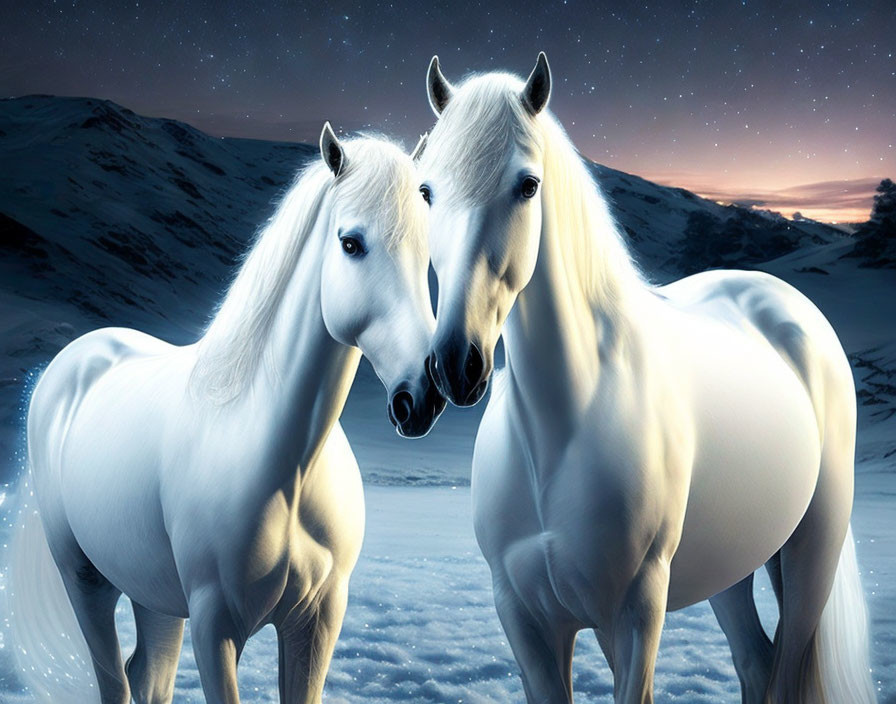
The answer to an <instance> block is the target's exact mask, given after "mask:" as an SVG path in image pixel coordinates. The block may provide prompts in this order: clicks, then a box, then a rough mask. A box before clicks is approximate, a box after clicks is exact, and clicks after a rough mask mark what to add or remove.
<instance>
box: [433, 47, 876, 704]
mask: <svg viewBox="0 0 896 704" xmlns="http://www.w3.org/2000/svg"><path fill="white" fill-rule="evenodd" d="M427 82H428V89H429V98H430V103H431V105H432V107H433V109H434V111H435V112H436V114H437V115H438V116H439V120H438V122H437V124H436V125H435V127H434V128H433V130H432V134H431V135H430V137H429V143H428V145H427V146H426V148H425V151H424V153H423V156H422V159H421V164H420V169H421V172H422V175H423V176H424V177H425V180H424V182H423V186H422V187H421V191H422V193H423V197H424V199H425V200H426V201H427V202H429V203H430V206H431V213H430V215H431V217H430V249H431V254H432V261H433V265H434V267H435V270H436V274H437V275H438V280H439V297H438V307H437V316H436V318H437V322H436V334H435V337H434V343H433V344H434V352H433V355H432V357H431V358H430V367H431V372H432V374H433V375H434V377H435V379H436V383H437V384H438V386H439V388H440V389H441V390H442V392H443V393H444V394H445V395H446V396H447V397H448V398H449V400H451V401H452V402H454V403H456V404H458V405H470V404H472V403H475V402H476V401H477V400H478V399H479V398H481V396H482V395H483V393H484V391H485V387H486V384H487V380H488V377H489V373H490V371H491V369H492V358H493V351H494V347H495V343H496V341H497V338H498V336H499V335H500V334H502V333H503V337H504V344H505V349H506V356H507V366H506V370H505V371H504V372H503V373H502V374H501V375H500V377H499V378H498V379H497V380H496V382H495V385H494V389H493V391H492V394H491V398H490V400H489V402H488V408H487V409H486V411H485V415H484V417H483V420H482V424H481V426H480V428H479V433H478V435H477V438H476V448H475V453H474V458H473V486H472V494H473V507H474V521H475V530H476V536H477V539H478V541H479V545H480V547H481V549H482V552H483V554H484V555H485V558H486V560H487V561H488V563H489V566H490V568H491V571H492V577H493V585H494V596H495V603H496V606H497V610H498V614H499V616H500V619H501V623H502V625H503V627H504V630H505V632H506V633H507V637H508V640H509V642H510V645H511V647H512V649H513V653H514V655H515V656H516V659H517V661H518V663H519V665H520V668H521V669H522V676H523V684H524V687H525V691H526V696H527V697H528V700H529V701H530V702H568V701H571V700H572V687H571V672H570V669H571V662H572V652H573V644H574V639H575V634H576V632H577V631H579V630H580V629H584V628H593V629H594V631H595V633H596V635H597V638H598V641H599V643H600V646H601V648H602V649H603V652H604V654H605V655H606V658H607V660H608V662H609V665H610V668H611V669H612V671H613V675H614V681H615V698H616V701H617V702H649V701H652V698H653V673H654V663H655V660H656V655H657V648H658V645H659V640H660V632H661V630H662V626H663V620H664V614H665V612H666V611H667V610H674V609H680V608H682V607H684V606H687V605H688V604H693V603H694V602H697V601H700V600H702V599H706V598H709V597H711V598H712V599H711V601H712V605H713V607H714V608H715V610H716V613H717V614H718V616H719V620H720V622H721V625H722V627H723V629H724V631H725V632H726V634H727V636H728V638H729V641H730V643H731V646H732V651H733V655H734V661H735V664H736V667H737V670H738V673H739V676H740V678H741V680H742V689H743V696H744V700H745V701H747V702H762V701H768V702H779V703H786V704H794V703H796V702H827V703H829V704H844V703H845V702H850V703H853V704H855V703H858V702H862V703H864V702H871V701H873V700H874V692H873V688H872V684H871V680H870V676H869V668H868V664H867V663H868V646H867V632H866V629H867V626H866V615H865V607H864V601H863V597H862V592H861V587H860V585H859V583H858V571H857V567H856V559H855V550H854V545H853V539H852V536H851V534H850V531H849V517H850V512H851V506H852V496H853V455H854V444H855V424H856V407H855V393H854V388H853V381H852V375H851V373H850V367H849V364H848V362H847V360H846V357H845V355H844V353H843V350H842V349H841V347H840V344H839V342H838V340H837V336H836V335H835V334H834V331H833V330H832V329H831V327H830V325H829V324H828V322H827V321H826V320H825V318H824V317H823V316H822V315H821V313H820V312H819V311H818V310H817V309H816V308H815V307H814V306H813V305H812V303H810V302H809V301H808V300H807V299H806V298H804V297H803V296H802V295H800V294H799V293H798V292H797V291H796V290H794V289H793V288H791V287H790V286H788V285H787V284H785V283H784V282H782V281H779V280H778V279H775V278H774V277H771V276H767V275H765V274H761V273H756V272H743V271H713V272H707V273H704V274H700V275H697V276H692V277H689V278H686V279H684V280H681V281H678V282H676V283H674V284H671V285H669V286H663V287H659V288H656V287H652V286H650V285H648V283H647V282H645V280H644V279H643V278H642V277H641V276H640V275H639V273H638V271H637V269H636V268H635V266H634V265H633V264H632V261H631V259H630V257H629V254H628V252H627V250H626V248H625V246H624V244H623V242H622V239H621V237H620V234H619V232H618V230H617V229H616V227H615V226H614V223H613V220H612V218H611V216H610V214H609V212H608V209H607V204H606V202H605V200H604V198H603V197H602V196H601V194H600V192H599V191H598V188H597V186H596V185H595V184H594V182H593V181H592V179H591V178H590V176H589V175H588V173H587V171H586V169H585V166H584V165H583V164H582V162H581V160H580V158H579V156H578V155H577V153H576V151H575V149H574V147H573V146H572V144H571V143H570V142H569V140H568V138H567V137H566V135H565V134H564V132H563V129H562V128H561V127H560V125H559V124H558V122H557V121H556V120H555V119H554V117H553V116H551V115H550V114H549V112H548V111H546V110H545V109H544V108H545V106H546V105H547V102H548V98H549V95H550V85H551V77H550V71H549V68H548V64H547V61H546V59H545V57H544V55H543V54H542V55H540V56H539V59H538V63H537V65H536V67H535V69H534V71H533V72H532V74H531V76H530V77H529V79H528V81H527V82H526V83H525V84H524V83H523V82H522V81H520V80H518V79H516V78H514V77H513V76H508V75H504V74H488V75H482V76H474V77H472V78H470V79H469V80H467V81H466V82H464V83H463V84H462V85H461V86H459V87H458V88H456V89H455V88H453V87H452V86H451V85H450V84H449V83H448V82H447V81H446V80H445V78H444V76H443V75H442V73H441V71H440V69H439V64H438V60H437V59H435V58H434V59H433V62H432V64H431V65H430V70H429V75H428V81H427ZM505 320H506V322H505ZM838 563H839V567H838ZM763 564H767V565H768V568H769V571H770V572H771V575H772V582H773V584H774V587H775V590H776V593H777V595H778V599H779V602H780V609H781V615H780V623H779V627H778V631H777V633H776V635H775V640H774V644H772V642H771V641H769V639H768V638H767V636H766V635H765V633H764V632H763V630H762V626H761V624H760V622H759V619H758V617H757V614H756V610H755V606H754V604H753V600H752V592H751V585H752V575H753V572H754V571H755V570H756V569H757V568H759V567H760V566H762V565H763ZM832 587H833V590H832ZM826 604H827V607H826Z"/></svg>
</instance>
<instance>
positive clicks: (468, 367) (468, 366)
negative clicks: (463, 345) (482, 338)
mask: <svg viewBox="0 0 896 704" xmlns="http://www.w3.org/2000/svg"><path fill="white" fill-rule="evenodd" d="M484 369H485V360H483V359H482V353H481V352H480V351H479V350H478V349H477V347H476V345H470V351H469V352H468V353H467V361H466V363H465V364H464V378H465V379H466V380H467V385H468V386H471V387H473V386H476V385H478V384H479V380H480V379H482V372H483V370H484Z"/></svg>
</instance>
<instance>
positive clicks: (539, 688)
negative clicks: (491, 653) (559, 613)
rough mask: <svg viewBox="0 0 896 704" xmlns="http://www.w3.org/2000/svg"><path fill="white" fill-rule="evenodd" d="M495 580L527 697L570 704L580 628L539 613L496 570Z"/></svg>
mask: <svg viewBox="0 0 896 704" xmlns="http://www.w3.org/2000/svg"><path fill="white" fill-rule="evenodd" d="M492 582H493V587H494V595H495V607H496V609H497V611H498V618H499V619H500V621H501V626H502V627H503V628H504V633H505V634H506V635H507V641H508V642H509V643H510V648H511V650H512V651H513V656H514V658H515V659H516V661H517V664H518V665H519V666H520V674H521V676H522V680H523V689H524V690H525V692H526V701H527V702H529V704H570V703H571V702H572V654H573V648H574V646H575V638H576V628H575V627H574V626H572V625H565V624H561V623H558V622H556V621H552V620H549V619H547V618H538V617H536V615H535V614H534V613H533V610H532V609H530V608H529V606H528V605H527V604H525V603H524V602H523V600H522V599H521V598H520V597H519V595H518V594H517V593H516V591H515V590H514V589H513V587H512V586H511V585H510V583H509V580H508V579H507V578H506V577H505V576H504V575H501V574H493V575H492Z"/></svg>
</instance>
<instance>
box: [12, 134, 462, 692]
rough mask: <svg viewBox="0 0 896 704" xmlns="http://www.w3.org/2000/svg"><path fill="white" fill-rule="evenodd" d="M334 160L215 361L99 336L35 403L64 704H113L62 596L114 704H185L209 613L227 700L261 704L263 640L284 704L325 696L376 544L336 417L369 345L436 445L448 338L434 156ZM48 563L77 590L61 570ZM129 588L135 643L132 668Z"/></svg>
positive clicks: (40, 607)
mask: <svg viewBox="0 0 896 704" xmlns="http://www.w3.org/2000/svg"><path fill="white" fill-rule="evenodd" d="M321 153H322V155H323V161H324V163H320V162H317V163H316V164H314V165H311V166H309V167H308V168H306V169H305V170H304V171H303V172H302V173H301V174H300V176H299V178H298V179H297V181H296V183H295V185H294V186H293V187H292V188H291V189H290V190H289V192H288V193H287V194H286V196H285V197H284V199H283V202H282V204H281V205H280V207H279V209H278V210H277V212H276V213H275V215H274V216H273V218H272V219H271V221H270V223H269V224H268V226H267V227H266V228H265V229H264V231H263V232H262V233H261V235H260V237H259V239H258V242H257V243H256V244H255V246H254V247H253V248H252V250H251V252H250V254H249V255H248V257H247V259H246V261H245V263H244V265H243V266H242V268H241V270H240V272H239V274H238V276H237V277H236V279H235V281H234V283H233V285H232V286H231V288H230V290H229V292H228V293H227V295H226V297H225V299H224V301H223V304H222V305H221V307H220V310H219V311H218V313H217V315H216V317H215V318H214V320H213V321H212V323H211V325H210V326H209V328H208V330H207V332H206V334H205V335H204V337H203V338H202V339H201V340H200V341H199V342H198V343H197V344H194V345H189V346H186V347H175V346H172V345H169V344H167V343H165V342H162V341H160V340H158V339H156V338H153V337H150V336H148V335H145V334H142V333H140V332H136V331H134V330H128V329H105V330H98V331H96V332H92V333H89V334H87V335H84V336H83V337H81V338H79V339H77V340H75V341H74V342H72V343H71V344H70V345H68V346H67V347H66V348H65V349H64V350H63V351H62V352H60V353H59V354H58V355H57V356H56V358H55V359H54V360H53V361H52V362H51V364H50V365H49V367H48V368H47V370H46V371H45V372H44V373H43V375H42V377H41V378H40V381H39V382H38V384H37V387H36V388H35V390H34V393H33V396H32V399H31V406H30V410H29V414H28V453H29V460H30V465H31V473H32V477H33V483H34V491H35V493H36V495H37V503H38V506H39V516H38V515H37V513H36V512H32V513H30V514H28V515H26V518H25V521H24V524H23V526H22V527H21V528H20V529H18V531H19V532H18V534H17V535H15V536H14V542H15V545H14V548H13V551H14V555H13V560H12V565H11V572H12V578H13V585H12V591H13V595H12V597H11V599H12V611H13V614H14V615H13V630H14V640H15V642H16V648H15V651H16V656H17V657H18V659H19V661H20V664H21V665H22V672H23V675H24V676H25V678H26V680H27V682H28V684H29V685H30V687H31V689H32V690H33V691H34V692H35V693H36V694H37V695H38V696H40V697H42V698H44V699H46V700H47V701H50V702H53V704H68V703H70V702H78V703H81V702H85V701H88V699H90V698H95V696H96V695H95V694H94V695H93V697H91V694H90V690H89V689H87V690H86V691H85V689H84V685H85V679H88V680H89V678H85V677H84V676H83V673H82V676H80V677H79V676H78V674H77V673H73V672H72V668H73V666H74V665H75V664H76V663H77V659H76V658H75V653H74V652H72V649H73V647H74V646H76V645H77V641H78V640H80V639H79V637H78V634H77V633H76V632H75V633H72V632H69V633H67V634H66V633H64V632H63V628H62V627H61V626H60V625H59V624H60V623H63V622H64V620H65V618H66V612H68V613H69V619H71V617H70V611H71V610H70V609H69V606H68V603H67V601H66V597H65V594H64V593H61V587H62V586H63V585H64V587H65V591H66V592H67V593H68V600H69V601H70V603H71V606H73V607H74V613H75V615H76V616H77V623H78V625H79V626H80V631H81V633H82V634H83V636H84V640H86V645H87V648H89V658H90V659H92V663H93V670H94V671H95V677H96V684H97V685H98V689H99V695H100V698H101V701H102V704H127V703H128V702H130V700H131V697H133V698H134V700H135V701H136V702H138V704H160V703H163V702H170V701H171V700H172V697H173V693H174V681H175V671H176V669H177V662H178V656H179V653H180V648H181V640H182V636H183V627H184V619H185V618H187V617H189V619H190V632H191V635H192V643H193V650H194V653H195V656H196V662H197V665H198V667H199V674H200V678H201V681H202V689H203V691H204V693H205V697H206V700H207V701H208V702H209V703H210V704H234V703H236V702H238V701H239V694H238V689H237V662H238V660H239V657H240V653H241V651H242V649H243V646H244V644H245V643H246V640H247V639H248V638H249V637H250V636H251V635H252V634H253V633H255V632H256V631H258V630H259V629H260V628H261V627H262V626H264V625H265V624H273V625H274V626H275V627H276V629H277V637H278V642H279V687H280V701H281V702H284V703H289V704H299V703H302V704H305V703H310V702H319V701H320V699H321V693H322V690H323V686H324V679H325V676H326V673H327V668H328V666H329V662H330V658H331V656H332V653H333V648H334V645H335V642H336V638H337V636H338V634H339V630H340V628H341V625H342V619H343V615H344V613H345V608H346V598H347V594H348V581H349V575H350V573H351V571H352V569H353V567H354V565H355V562H356V560H357V558H358V554H359V551H360V548H361V540H362V537H363V532H364V499H363V493H362V487H361V477H360V474H359V472H358V465H357V463H356V461H355V458H354V456H353V454H352V451H351V448H350V447H349V445H348V442H347V441H346V438H345V435H344V434H343V432H342V429H341V428H340V426H339V423H338V420H337V419H338V418H339V415H340V413H341V411H342V408H343V406H344V403H345V400H346V396H347V394H348V391H349V387H350V386H351V383H352V379H353V378H354V375H355V372H356V369H357V366H358V362H359V359H360V354H361V352H360V351H359V350H358V347H360V349H361V351H363V352H364V354H366V355H367V357H368V358H369V359H370V360H371V362H372V363H373V365H374V367H375V369H376V372H377V374H378V375H379V377H380V379H381V380H382V381H383V383H384V384H385V386H386V387H387V389H389V392H390V403H389V416H390V418H391V419H392V422H393V423H394V424H395V426H396V427H397V429H398V432H399V433H400V434H401V435H404V436H407V437H413V436H420V435H423V434H425V433H426V432H428V431H429V429H430V427H431V426H432V424H433V423H434V422H435V420H436V418H437V417H438V415H439V413H440V412H441V411H442V409H443V408H444V405H445V402H444V400H443V399H442V397H441V396H440V395H439V394H438V393H437V392H436V390H435V387H434V385H433V384H432V383H431V381H430V379H429V377H428V375H427V373H426V371H425V365H424V359H425V357H426V354H427V351H428V348H429V344H430V335H431V333H432V330H433V327H434V324H435V321H434V319H433V315H432V307H431V304H430V299H429V288H428V283H427V266H428V252H427V247H426V239H425V238H426V230H425V228H426V208H425V205H424V204H423V203H422V201H421V200H420V196H419V194H418V193H417V185H418V182H417V177H416V175H415V170H414V166H413V163H412V159H411V158H409V157H408V156H407V155H405V154H404V153H402V152H401V151H400V150H399V149H398V148H397V147H395V146H393V145H391V144H388V143H386V142H383V141H379V140H374V139H371V138H360V139H355V140H350V141H348V142H346V143H345V144H344V145H343V144H341V143H340V142H339V141H338V140H337V138H336V136H335V135H334V134H333V132H332V130H331V129H330V126H329V124H327V125H325V126H324V130H323V133H322V135H321ZM41 522H42V525H41ZM47 544H49V548H50V552H51V553H52V559H53V560H54V561H55V565H56V567H57V568H58V575H61V578H62V579H61V582H60V580H59V577H58V575H57V574H56V570H55V568H54V567H53V565H52V562H50V560H49V555H48V554H47V555H46V558H47V559H46V560H45V561H43V562H42V561H41V560H40V556H41V554H46V553H47V550H46V545H47ZM54 587H55V588H57V589H58V590H59V591H57V592H54V591H53V588H54ZM122 592H123V593H125V594H127V595H128V596H129V597H130V598H131V601H132V603H133V607H134V616H135V619H136V625H137V647H136V650H135V652H134V653H133V655H132V656H131V658H130V659H129V660H128V662H127V664H126V665H125V664H124V663H123V662H122V658H121V653H120V648H119V644H118V639H117V635H116V631H115V623H114V611H115V605H116V603H117V601H118V599H119V596H120V595H121V593H122ZM47 659H49V663H48V664H43V663H42V662H41V660H43V661H44V663H46V660H47ZM86 659H87V658H85V660H86ZM89 684H90V686H92V683H89ZM94 691H95V690H94Z"/></svg>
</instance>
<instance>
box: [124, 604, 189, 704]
mask: <svg viewBox="0 0 896 704" xmlns="http://www.w3.org/2000/svg"><path fill="white" fill-rule="evenodd" d="M134 621H135V622H136V624H137V647H136V648H135V649H134V654H133V655H131V657H129V658H128V661H127V663H126V664H125V666H124V669H125V672H127V675H128V683H129V684H130V686H131V696H133V697H134V701H135V702H137V704H170V702H171V700H172V699H173V698H174V678H175V675H176V674H177V662H178V659H179V658H180V647H181V643H182V641H183V637H184V619H182V618H177V617H176V616H165V615H164V614H159V613H156V612H155V611H150V610H149V609H146V608H144V607H142V606H140V604H137V603H134Z"/></svg>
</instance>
